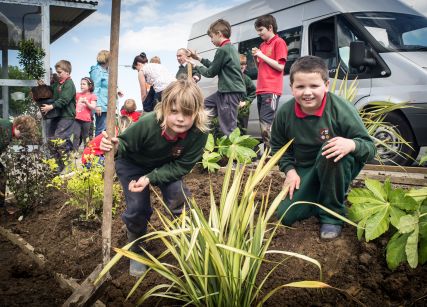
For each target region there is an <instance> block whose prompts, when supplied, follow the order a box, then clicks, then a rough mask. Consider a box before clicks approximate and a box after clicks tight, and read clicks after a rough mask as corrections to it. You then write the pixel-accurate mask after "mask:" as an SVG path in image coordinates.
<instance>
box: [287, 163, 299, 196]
mask: <svg viewBox="0 0 427 307" xmlns="http://www.w3.org/2000/svg"><path fill="white" fill-rule="evenodd" d="M300 183H301V178H300V176H299V175H298V173H297V171H296V170H295V169H291V170H289V171H288V172H287V173H286V179H285V183H284V184H283V188H285V187H289V199H291V200H292V197H294V191H295V189H297V190H299V185H300Z"/></svg>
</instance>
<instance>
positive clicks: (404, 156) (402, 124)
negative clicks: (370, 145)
mask: <svg viewBox="0 0 427 307" xmlns="http://www.w3.org/2000/svg"><path fill="white" fill-rule="evenodd" d="M383 123H384V124H385V125H384V126H383V127H380V128H378V130H377V131H376V132H375V134H374V137H375V138H377V139H379V140H381V141H382V142H384V144H379V143H377V157H376V158H375V159H376V160H375V161H374V163H381V164H386V165H396V164H398V165H403V166H406V165H411V164H412V163H413V162H414V161H415V159H416V158H417V156H418V152H419V150H420V148H419V146H418V144H417V142H416V140H415V136H414V134H413V133H412V130H411V127H410V126H409V124H408V122H407V121H406V119H405V118H404V117H403V116H401V115H399V114H397V113H389V114H388V115H387V116H386V117H385V119H384V122H383ZM399 136H400V137H402V138H403V139H404V140H405V141H406V142H407V143H408V144H409V145H410V146H408V145H406V144H402V141H401V139H400V138H399Z"/></svg>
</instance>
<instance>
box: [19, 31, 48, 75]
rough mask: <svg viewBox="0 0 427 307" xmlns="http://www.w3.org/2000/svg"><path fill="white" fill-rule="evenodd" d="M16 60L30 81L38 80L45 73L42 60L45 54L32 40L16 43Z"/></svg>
mask: <svg viewBox="0 0 427 307" xmlns="http://www.w3.org/2000/svg"><path fill="white" fill-rule="evenodd" d="M18 47H19V49H18V59H19V64H20V65H22V67H23V69H24V72H25V73H26V74H27V76H28V77H29V78H31V79H40V78H41V77H43V75H44V73H45V69H44V67H43V58H44V57H45V55H46V53H45V51H44V50H43V48H41V47H40V46H39V45H38V44H36V43H35V41H34V40H33V39H29V40H22V41H20V42H19V43H18Z"/></svg>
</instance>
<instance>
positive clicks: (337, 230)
mask: <svg viewBox="0 0 427 307" xmlns="http://www.w3.org/2000/svg"><path fill="white" fill-rule="evenodd" d="M341 230H342V226H341V225H333V224H322V225H321V226H320V238H321V239H326V240H331V239H335V238H337V237H338V236H339V235H340V234H341Z"/></svg>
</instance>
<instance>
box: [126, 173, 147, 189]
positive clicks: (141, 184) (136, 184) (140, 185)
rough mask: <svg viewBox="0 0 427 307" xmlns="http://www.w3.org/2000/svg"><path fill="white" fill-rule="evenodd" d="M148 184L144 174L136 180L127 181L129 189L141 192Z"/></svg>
mask: <svg viewBox="0 0 427 307" xmlns="http://www.w3.org/2000/svg"><path fill="white" fill-rule="evenodd" d="M149 184H150V179H148V178H147V177H146V176H142V177H141V178H139V179H138V181H136V180H132V181H131V182H129V191H131V192H142V191H143V190H144V189H145V187H146V186H148V185H149Z"/></svg>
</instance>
